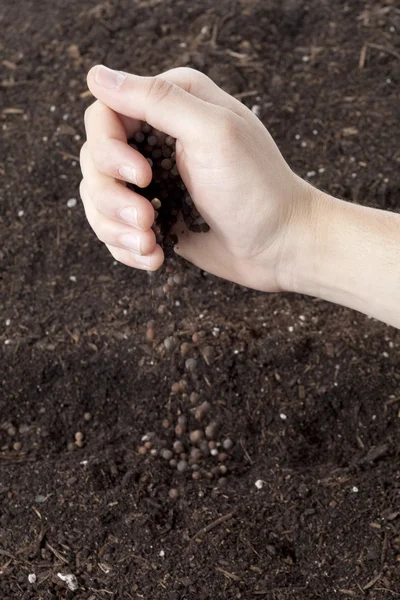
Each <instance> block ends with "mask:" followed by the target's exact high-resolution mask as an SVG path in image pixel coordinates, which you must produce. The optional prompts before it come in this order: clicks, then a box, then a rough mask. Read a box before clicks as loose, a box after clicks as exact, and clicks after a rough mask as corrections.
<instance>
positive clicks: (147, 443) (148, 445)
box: [144, 442, 153, 450]
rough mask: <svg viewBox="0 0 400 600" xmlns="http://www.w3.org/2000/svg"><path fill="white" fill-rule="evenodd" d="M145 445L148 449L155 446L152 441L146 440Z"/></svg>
mask: <svg viewBox="0 0 400 600" xmlns="http://www.w3.org/2000/svg"><path fill="white" fill-rule="evenodd" d="M144 447H145V448H147V450H151V449H152V447H153V444H152V442H145V444H144Z"/></svg>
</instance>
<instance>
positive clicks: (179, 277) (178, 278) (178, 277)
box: [173, 273, 184, 285]
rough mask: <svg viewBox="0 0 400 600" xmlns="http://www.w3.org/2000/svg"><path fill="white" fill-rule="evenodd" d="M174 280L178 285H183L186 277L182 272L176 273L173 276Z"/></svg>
mask: <svg viewBox="0 0 400 600" xmlns="http://www.w3.org/2000/svg"><path fill="white" fill-rule="evenodd" d="M173 280H174V282H175V283H176V285H182V284H183V283H184V277H183V275H181V274H180V273H176V275H174V276H173Z"/></svg>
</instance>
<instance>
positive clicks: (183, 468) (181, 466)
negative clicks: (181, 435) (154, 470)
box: [176, 460, 188, 473]
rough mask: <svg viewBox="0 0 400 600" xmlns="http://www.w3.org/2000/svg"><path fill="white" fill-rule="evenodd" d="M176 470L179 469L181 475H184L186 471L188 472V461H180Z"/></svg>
mask: <svg viewBox="0 0 400 600" xmlns="http://www.w3.org/2000/svg"><path fill="white" fill-rule="evenodd" d="M176 468H177V469H178V471H179V473H184V472H185V471H187V468H188V464H187V462H186V460H180V461H179V462H178V466H177V467H176Z"/></svg>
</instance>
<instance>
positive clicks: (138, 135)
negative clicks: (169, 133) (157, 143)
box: [133, 131, 145, 144]
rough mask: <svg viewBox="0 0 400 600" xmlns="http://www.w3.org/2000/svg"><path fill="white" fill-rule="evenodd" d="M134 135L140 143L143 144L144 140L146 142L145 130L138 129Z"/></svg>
mask: <svg viewBox="0 0 400 600" xmlns="http://www.w3.org/2000/svg"><path fill="white" fill-rule="evenodd" d="M133 137H134V138H135V140H136V141H137V143H138V144H141V143H142V142H144V138H145V135H144V133H143V131H137V132H136V133H135V135H134V136H133Z"/></svg>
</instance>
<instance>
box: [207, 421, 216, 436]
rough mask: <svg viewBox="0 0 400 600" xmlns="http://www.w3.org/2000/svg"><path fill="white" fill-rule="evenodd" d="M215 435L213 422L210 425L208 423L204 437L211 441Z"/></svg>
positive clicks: (214, 423)
mask: <svg viewBox="0 0 400 600" xmlns="http://www.w3.org/2000/svg"><path fill="white" fill-rule="evenodd" d="M216 433H217V424H216V422H215V421H211V423H209V424H208V425H207V427H206V429H205V434H206V437H207V438H208V439H209V440H212V439H213V438H214V437H215V434H216Z"/></svg>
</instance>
